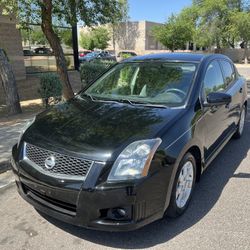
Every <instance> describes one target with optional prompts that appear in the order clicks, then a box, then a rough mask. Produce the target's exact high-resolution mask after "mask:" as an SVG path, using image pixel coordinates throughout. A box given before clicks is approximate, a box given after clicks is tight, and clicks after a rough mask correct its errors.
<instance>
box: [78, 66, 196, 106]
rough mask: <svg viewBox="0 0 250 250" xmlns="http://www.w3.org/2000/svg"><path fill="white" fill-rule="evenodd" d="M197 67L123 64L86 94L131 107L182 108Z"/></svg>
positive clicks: (98, 81)
mask: <svg viewBox="0 0 250 250" xmlns="http://www.w3.org/2000/svg"><path fill="white" fill-rule="evenodd" d="M196 68H197V64H195V63H189V62H133V63H121V64H117V65H116V66H114V67H113V68H111V69H110V70H109V71H108V72H106V73H105V74H104V75H103V76H101V77H100V78H99V79H98V80H96V81H95V82H94V83H93V84H92V85H91V86H90V87H89V88H88V89H87V90H85V92H83V93H82V94H85V95H89V96H91V97H92V98H96V99H102V100H115V101H127V102H129V103H131V104H132V103H140V104H143V103H145V104H159V105H165V106H180V105H183V104H184V103H185V101H186V99H187V96H188V92H189V89H190V87H191V84H192V79H193V76H194V73H195V71H196Z"/></svg>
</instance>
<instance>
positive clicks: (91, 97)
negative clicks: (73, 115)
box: [83, 93, 96, 102]
mask: <svg viewBox="0 0 250 250" xmlns="http://www.w3.org/2000/svg"><path fill="white" fill-rule="evenodd" d="M83 95H85V96H87V97H89V98H90V99H91V101H92V102H94V101H96V99H95V98H94V97H93V96H92V95H90V94H87V93H83Z"/></svg>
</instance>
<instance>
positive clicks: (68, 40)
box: [57, 28, 73, 48]
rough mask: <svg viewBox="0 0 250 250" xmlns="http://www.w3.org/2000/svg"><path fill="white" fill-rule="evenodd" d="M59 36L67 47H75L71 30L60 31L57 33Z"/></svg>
mask: <svg viewBox="0 0 250 250" xmlns="http://www.w3.org/2000/svg"><path fill="white" fill-rule="evenodd" d="M57 33H58V36H59V38H60V40H61V42H63V43H64V44H65V45H66V46H68V47H70V48H72V46H73V41H72V31H71V30H70V29H66V28H65V29H59V30H58V31H57Z"/></svg>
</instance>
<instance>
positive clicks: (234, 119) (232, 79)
mask: <svg viewBox="0 0 250 250" xmlns="http://www.w3.org/2000/svg"><path fill="white" fill-rule="evenodd" d="M219 62H220V65H221V68H222V71H223V75H224V81H225V86H226V93H228V94H230V95H231V96H232V102H231V104H230V105H229V107H228V108H229V110H228V112H229V114H228V115H229V119H228V120H229V126H230V128H231V129H232V130H233V129H235V128H236V127H237V125H238V122H239V118H240V112H241V106H242V100H243V82H242V79H239V77H238V74H237V73H236V70H235V67H234V65H233V64H232V63H231V62H230V61H228V60H223V59H220V61H219Z"/></svg>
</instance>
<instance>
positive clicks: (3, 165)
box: [0, 161, 11, 174]
mask: <svg viewBox="0 0 250 250" xmlns="http://www.w3.org/2000/svg"><path fill="white" fill-rule="evenodd" d="M10 169H11V166H10V161H4V162H0V174H2V173H4V172H6V171H8V170H10Z"/></svg>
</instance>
